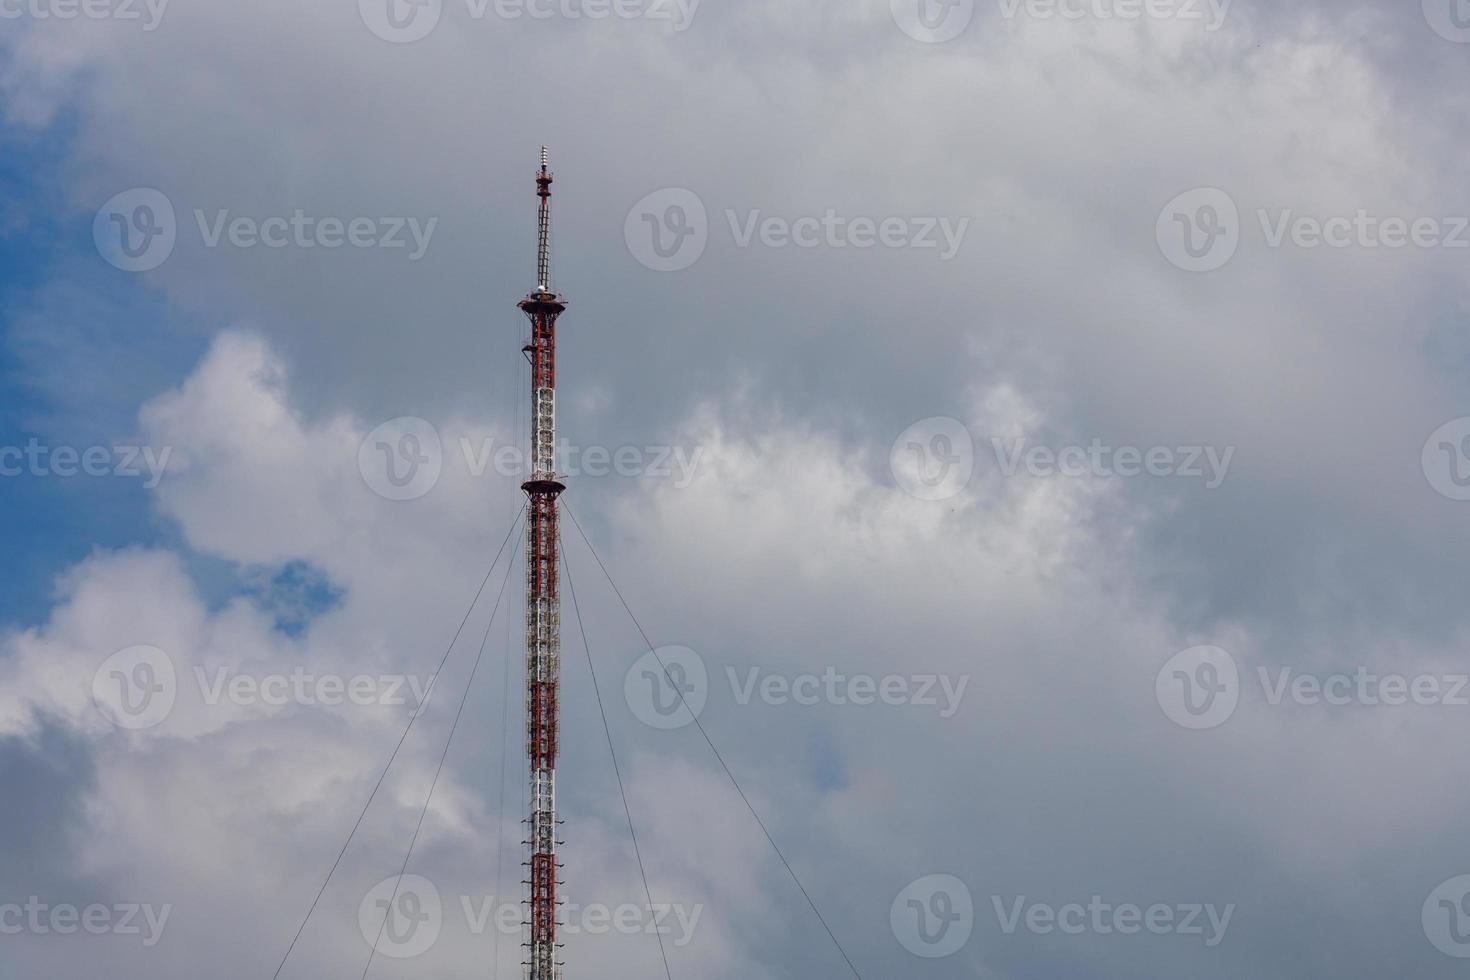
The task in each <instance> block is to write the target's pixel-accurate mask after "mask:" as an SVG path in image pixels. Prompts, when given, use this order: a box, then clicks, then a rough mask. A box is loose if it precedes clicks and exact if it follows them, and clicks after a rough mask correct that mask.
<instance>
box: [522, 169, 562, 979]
mask: <svg viewBox="0 0 1470 980" xmlns="http://www.w3.org/2000/svg"><path fill="white" fill-rule="evenodd" d="M547 164H548V160H547V153H546V147H544V146H543V147H542V148H541V169H540V171H538V172H537V174H536V194H537V196H538V197H539V198H540V207H539V209H538V214H537V252H536V288H535V290H533V291H532V292H531V293H530V295H528V296H527V297H526V298H525V299H523V300H521V302H520V304H519V305H520V308H521V309H522V310H524V311H525V312H526V316H528V317H529V318H530V320H531V342H530V343H529V344H527V345H526V346H525V347H524V348H523V350H524V353H525V355H526V359H527V360H528V361H530V363H531V457H530V458H531V473H530V479H528V480H527V481H526V482H525V483H524V484H522V485H521V489H522V490H524V491H525V492H526V497H527V499H528V504H527V522H528V523H527V525H526V526H527V534H526V751H527V755H528V757H529V760H530V764H531V813H530V816H529V817H528V819H527V826H528V827H529V830H530V833H529V839H528V841H527V844H528V846H529V847H530V857H529V859H528V861H527V866H528V867H529V869H530V876H529V880H528V882H527V884H528V886H529V888H530V898H529V903H530V931H531V936H530V943H529V948H530V954H529V956H528V958H527V961H526V976H527V978H528V980H561V977H562V964H560V963H559V962H557V959H556V951H557V941H556V932H557V921H556V919H557V910H558V907H559V904H560V903H559V900H558V898H557V887H558V885H559V884H560V879H559V878H558V873H559V871H558V869H559V868H560V865H559V864H558V863H557V859H556V846H557V843H558V841H557V837H556V833H557V823H558V821H557V817H556V757H557V742H558V736H559V735H560V724H561V722H560V716H559V704H558V698H559V696H560V687H561V598H560V595H559V591H558V586H557V543H558V541H559V537H558V534H557V498H558V497H560V496H561V493H562V491H564V490H565V489H566V485H565V484H563V483H562V482H560V481H559V480H558V479H557V478H556V320H557V317H559V316H560V315H561V314H562V312H563V311H564V310H566V308H567V304H566V302H565V300H563V299H562V297H561V296H559V295H557V294H556V293H554V292H552V289H551V180H552V177H551V171H550V169H548V166H547Z"/></svg>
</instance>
